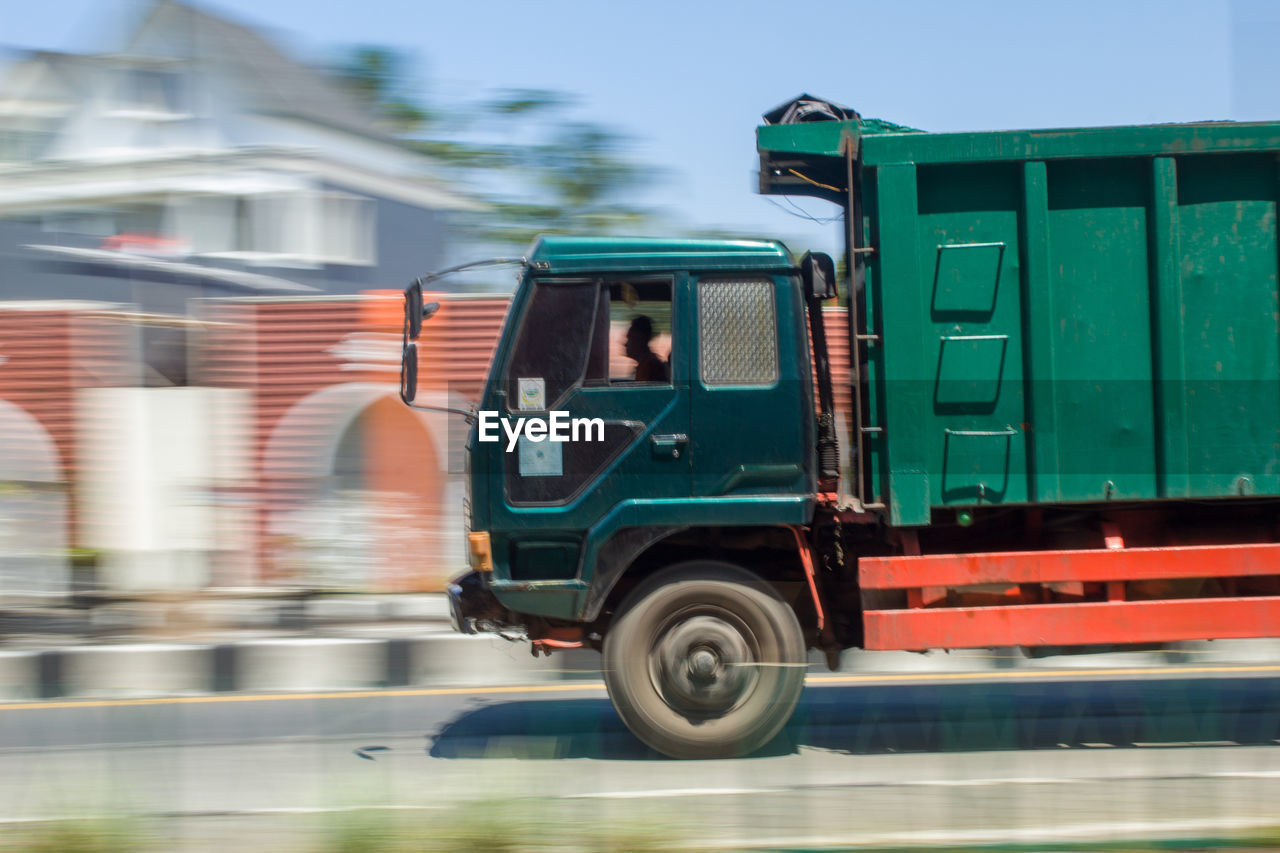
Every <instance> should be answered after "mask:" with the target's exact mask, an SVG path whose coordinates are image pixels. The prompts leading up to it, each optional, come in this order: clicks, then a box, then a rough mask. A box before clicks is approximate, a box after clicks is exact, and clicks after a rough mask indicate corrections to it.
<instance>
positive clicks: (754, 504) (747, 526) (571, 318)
mask: <svg viewBox="0 0 1280 853" xmlns="http://www.w3.org/2000/svg"><path fill="white" fill-rule="evenodd" d="M800 272H801V271H800V269H799V268H798V267H797V265H796V262H795V260H794V259H793V258H792V257H791V254H790V253H789V252H788V251H787V249H786V247H785V246H783V245H782V244H781V243H778V242H774V241H745V240H733V241H689V240H642V239H632V240H625V239H623V240H620V239H609V240H604V239H598V238H571V237H544V238H541V239H539V240H538V241H537V242H536V243H535V245H534V246H533V247H532V249H531V251H530V253H529V255H528V256H527V259H526V263H525V265H524V268H523V271H522V275H521V278H520V283H519V286H518V288H517V290H516V292H515V295H514V297H513V300H512V303H511V308H510V313H509V314H508V317H507V322H506V325H505V328H504V330H503V333H502V336H501V339H500V340H499V343H498V346H497V349H496V353H495V356H494V360H493V366H492V368H491V372H490V374H489V378H488V381H487V383H486V386H485V389H484V392H483V396H482V398H481V400H480V402H479V405H478V408H477V412H476V416H475V418H474V424H473V425H472V428H471V431H470V435H469V437H468V440H467V459H468V463H469V475H468V487H469V529H468V542H469V548H470V559H471V563H472V566H473V569H475V571H473V572H472V573H471V574H470V575H468V576H466V577H464V578H462V579H460V581H459V582H458V583H456V584H454V585H453V587H452V588H451V602H452V610H453V615H454V621H455V625H456V626H457V628H458V629H459V630H462V631H465V632H476V631H503V632H510V631H517V632H523V633H524V634H525V635H527V636H528V637H529V638H530V639H532V640H534V641H535V643H537V644H539V645H538V646H535V648H538V647H541V648H543V649H550V648H556V647H558V646H564V645H588V646H594V647H597V648H602V649H604V650H606V652H607V651H609V650H610V647H611V646H616V645H617V644H615V643H613V642H612V640H610V639H609V638H610V637H611V636H612V635H613V631H612V629H613V628H614V627H616V625H617V623H618V620H619V616H620V615H621V614H622V613H623V612H625V611H626V610H628V609H634V604H635V603H636V602H637V601H639V600H640V599H641V598H643V597H644V596H645V595H646V593H645V590H646V589H648V590H652V589H653V588H655V587H656V586H660V585H663V584H664V583H668V584H669V583H670V582H671V581H673V580H676V579H686V580H689V581H692V582H696V583H698V584H703V585H706V584H711V585H713V586H715V585H717V584H719V585H720V586H724V587H727V588H739V589H735V590H733V591H735V592H741V593H742V594H744V595H746V596H747V600H748V602H749V603H750V605H751V607H752V608H754V610H753V611H752V612H753V613H754V614H755V616H754V618H763V617H762V616H761V614H764V617H767V618H768V619H772V620H776V621H779V622H782V623H784V624H785V625H786V627H787V629H788V630H789V637H788V640H789V646H788V648H787V649H786V650H785V655H786V656H787V657H788V662H790V663H791V664H798V665H800V666H801V667H802V666H803V656H804V649H805V646H806V645H808V644H809V643H808V642H807V640H806V638H805V637H804V635H803V630H804V629H805V628H808V629H810V630H811V629H812V628H813V624H812V619H810V620H809V622H810V624H809V625H807V626H804V627H802V625H801V623H800V620H799V619H798V618H797V616H796V615H795V614H794V612H793V606H794V605H795V603H796V602H795V600H800V610H801V612H802V613H806V612H807V611H805V610H804V602H803V599H802V595H804V594H805V590H806V584H805V578H804V572H803V567H802V564H801V561H800V559H799V556H798V553H799V552H798V546H797V537H796V531H797V530H799V529H800V528H801V527H802V526H803V525H807V524H809V523H810V521H811V520H812V518H813V514H814V510H815V505H816V489H817V479H818V471H817V460H816V458H815V439H814V435H815V411H814V407H815V401H814V384H813V378H812V369H811V356H810V344H809V335H808V329H807V327H806V322H807V321H806V308H805V300H804V295H803V293H802V282H801V274H800ZM664 579H665V580H664ZM637 596H638V597H637ZM628 602H630V604H629V603H628ZM695 609H697V608H695ZM810 609H811V608H810ZM722 611H723V608H722V609H721V610H714V609H713V610H712V611H710V612H703V611H702V610H701V609H699V610H698V614H700V615H698V614H694V615H691V617H690V618H689V619H685V620H682V622H683V623H688V624H686V626H685V628H684V629H679V626H667V628H666V629H660V630H659V633H665V634H673V636H672V637H668V639H669V640H671V641H672V642H673V643H674V645H672V646H671V647H670V649H669V650H668V651H669V652H670V657H671V658H672V659H673V661H674V660H675V659H676V658H678V659H679V660H680V661H681V663H679V664H676V663H673V664H672V666H673V667H676V666H679V667H684V664H683V661H684V660H685V659H686V658H687V657H688V654H689V653H690V651H691V650H692V651H693V652H700V653H701V656H700V657H698V659H699V660H701V661H703V664H704V668H705V669H706V670H707V671H706V672H705V673H702V674H701V675H695V676H690V675H689V673H687V672H684V671H683V670H682V671H681V672H680V673H672V674H671V677H672V678H673V679H675V680H676V681H679V680H680V679H681V678H684V679H685V681H686V682H687V683H685V684H684V686H683V689H684V690H685V692H686V693H688V694H689V696H688V697H686V698H687V699H688V701H689V702H691V703H692V704H693V705H695V706H697V705H699V704H700V703H701V704H705V702H706V701H707V700H706V697H705V696H702V695H701V694H702V693H707V692H708V691H707V690H705V689H701V688H705V687H709V688H710V693H716V691H717V690H718V691H720V693H721V694H723V695H721V696H720V697H719V698H718V699H716V700H714V701H712V704H711V705H709V706H707V707H705V708H703V709H702V711H701V712H700V713H702V715H703V716H707V715H709V714H712V712H713V711H715V710H716V709H717V708H719V709H720V710H725V709H727V708H730V707H732V706H734V705H735V704H736V703H738V702H740V701H741V700H742V699H743V698H744V697H746V696H747V695H748V694H749V693H750V692H751V691H750V690H749V689H748V686H747V685H746V684H745V683H737V682H742V681H743V679H742V678H739V673H730V672H729V670H732V669H734V668H736V669H739V670H744V671H745V668H746V667H747V665H748V664H750V663H753V662H756V663H765V662H766V661H765V660H764V656H765V655H770V656H772V657H777V656H778V652H776V651H773V652H770V651H769V650H768V648H767V647H771V645H772V644H774V640H773V639H771V638H768V637H765V636H764V635H765V634H767V633H771V631H770V630H766V629H765V628H764V627H761V628H757V632H758V633H759V635H760V636H755V635H753V634H752V631H751V629H750V628H749V627H747V626H746V624H744V623H743V619H744V617H743V616H742V615H741V614H736V613H734V612H732V608H730V610H727V611H723V612H722ZM746 621H748V622H749V621H750V618H746ZM690 624H691V625H692V629H690V628H689V627H688V625H690ZM673 632H674V633H673ZM622 656H624V655H622V654H621V653H620V654H618V655H615V657H622ZM642 657H643V656H642ZM771 662H772V663H778V662H780V661H771ZM606 668H609V665H608V664H607V666H606ZM613 668H614V669H615V670H617V671H621V669H623V667H622V665H621V662H618V663H616V664H615V665H614V666H613ZM781 671H782V670H776V669H775V671H774V672H772V673H768V674H767V677H766V678H765V680H766V681H769V680H771V679H772V678H774V677H775V676H776V675H777V673H778V672H781ZM726 673H727V674H726ZM730 675H732V678H730V677H729V676H730ZM801 676H802V669H795V670H794V671H793V672H786V673H785V678H784V679H783V680H784V681H786V682H788V684H791V683H792V682H794V684H793V685H792V688H791V689H797V690H798V685H799V680H798V679H799V678H800V677H801ZM690 678H692V679H693V680H692V681H689V679H690ZM734 679H736V680H737V682H735V683H737V686H736V687H729V686H726V684H727V683H728V682H729V681H733V680H734ZM746 680H747V681H751V682H752V683H755V682H756V681H758V680H759V678H758V674H757V673H752V674H751V675H750V678H748V679H746ZM616 681H617V679H612V682H615V683H613V684H612V686H611V690H612V691H613V692H614V693H615V694H616V693H617V692H618V691H619V690H625V688H624V687H622V686H620V685H619V684H617V683H616ZM699 685H701V687H699ZM756 686H757V687H759V688H760V689H761V690H765V692H767V693H769V694H770V695H772V691H773V690H774V686H773V685H768V686H767V690H766V686H765V685H756ZM673 689H677V688H673ZM762 695H763V694H762ZM625 701H627V702H628V703H632V702H634V701H635V700H634V699H628V700H625ZM717 703H719V704H718V705H717ZM686 710H687V709H686ZM787 713H788V714H789V709H788V711H787ZM774 716H776V715H774ZM784 717H785V715H784ZM774 722H776V721H775V720H774V719H773V718H772V717H770V719H769V724H768V725H767V726H766V728H765V729H763V730H760V731H749V732H747V734H748V735H749V737H748V738H747V741H750V743H748V742H747V741H744V740H743V734H742V733H737V734H734V735H732V738H733V740H734V744H735V748H736V747H738V746H748V747H749V746H751V745H752V743H754V742H755V741H759V740H760V738H761V737H765V738H766V739H767V737H769V736H772V734H774V733H775V732H776V726H774V725H773V723H774ZM778 725H780V723H778ZM721 740H723V738H721ZM756 745H758V744H756ZM670 747H671V744H665V743H664V744H662V745H661V747H660V748H668V749H669V748H670ZM708 748H709V747H708V746H707V745H706V744H703V745H702V747H701V749H696V748H695V749H694V750H693V754H702V753H704V752H705V753H706V754H710V752H707V750H708ZM711 748H712V749H719V748H720V747H711Z"/></svg>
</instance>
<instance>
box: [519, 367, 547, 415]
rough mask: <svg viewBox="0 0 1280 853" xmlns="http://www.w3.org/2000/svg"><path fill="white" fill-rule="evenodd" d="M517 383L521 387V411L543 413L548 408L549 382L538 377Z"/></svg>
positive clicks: (520, 380)
mask: <svg viewBox="0 0 1280 853" xmlns="http://www.w3.org/2000/svg"><path fill="white" fill-rule="evenodd" d="M516 382H517V384H518V385H519V386H520V411H522V412H541V411H542V410H543V409H545V408H546V407H547V380H545V379H543V378H542V377H541V376H537V377H533V378H530V379H518V380H516Z"/></svg>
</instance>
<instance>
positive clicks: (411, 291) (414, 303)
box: [404, 281, 423, 344]
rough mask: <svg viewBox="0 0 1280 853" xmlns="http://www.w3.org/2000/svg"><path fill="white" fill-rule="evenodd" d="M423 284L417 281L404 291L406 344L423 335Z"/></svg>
mask: <svg viewBox="0 0 1280 853" xmlns="http://www.w3.org/2000/svg"><path fill="white" fill-rule="evenodd" d="M422 314H423V311H422V282H420V281H415V282H414V283H413V284H411V285H409V286H408V287H406V288H405V289H404V342H405V343H406V344H407V343H408V342H409V341H416V340H417V339H418V335H420V334H422Z"/></svg>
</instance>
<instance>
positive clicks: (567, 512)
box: [488, 276, 690, 583]
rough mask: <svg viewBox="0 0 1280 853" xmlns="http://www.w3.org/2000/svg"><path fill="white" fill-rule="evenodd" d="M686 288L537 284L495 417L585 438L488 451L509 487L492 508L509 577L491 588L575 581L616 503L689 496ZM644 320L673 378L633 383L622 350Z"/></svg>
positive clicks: (505, 441) (526, 304) (649, 280)
mask: <svg viewBox="0 0 1280 853" xmlns="http://www.w3.org/2000/svg"><path fill="white" fill-rule="evenodd" d="M682 286H687V285H686V283H685V282H684V281H683V279H682V278H678V277H675V276H665V277H646V278H638V279H625V280H624V279H621V278H564V279H556V278H546V279H540V280H535V281H534V282H533V283H532V285H531V288H530V291H529V292H528V293H527V294H526V298H525V299H524V300H523V303H522V306H521V307H519V308H518V310H519V311H520V316H519V318H518V320H517V323H518V326H517V329H516V332H515V334H514V336H513V339H512V343H511V346H510V349H509V352H508V355H507V358H506V360H505V364H504V365H503V367H502V374H501V381H500V382H499V383H496V385H495V387H496V389H497V390H496V394H495V395H494V397H495V402H496V403H497V406H496V408H497V409H498V410H499V412H500V414H501V416H502V417H503V418H505V419H506V420H507V422H508V423H511V424H514V423H517V422H518V419H520V418H525V419H533V420H540V421H543V422H545V423H547V424H551V423H553V422H554V421H555V420H557V419H558V420H560V421H561V422H562V423H564V422H565V421H568V422H570V423H571V424H572V423H573V422H576V425H577V428H576V430H575V429H574V427H573V426H571V427H570V440H568V441H563V442H555V441H551V440H546V439H544V440H541V441H538V440H534V439H533V438H531V437H529V436H527V435H522V436H521V437H520V438H519V439H517V440H516V441H515V442H514V444H513V443H512V442H511V441H510V440H509V438H508V435H507V434H506V433H505V431H504V433H503V435H502V441H501V442H499V443H490V444H489V454H488V456H489V458H488V462H489V465H488V470H489V471H490V472H493V473H494V474H498V475H499V476H500V478H501V489H500V490H495V491H497V493H496V494H494V496H493V497H494V499H493V500H492V503H491V506H492V507H493V510H494V512H493V515H492V518H491V521H492V527H491V534H492V536H493V538H494V552H495V553H494V557H495V561H496V562H497V563H498V565H499V567H502V566H504V565H505V569H506V571H505V572H502V571H501V569H499V572H498V573H497V574H495V581H498V582H499V583H501V582H502V581H503V580H505V579H504V578H502V577H501V575H502V574H506V575H507V576H508V578H509V580H510V581H511V582H527V581H557V580H559V581H574V580H575V579H578V578H579V574H580V571H581V568H580V557H581V549H582V544H583V541H584V537H585V534H586V532H587V531H588V530H589V529H591V528H592V527H593V526H594V525H596V524H597V523H599V522H600V521H601V520H602V519H604V518H605V516H606V515H608V514H609V513H610V511H611V510H613V509H614V508H615V507H616V506H617V505H618V504H619V502H620V501H624V500H630V499H635V498H682V497H683V498H687V497H688V495H689V488H690V485H689V472H690V466H689V454H688V436H689V434H690V423H689V391H688V387H689V385H688V355H687V353H686V352H685V347H684V346H683V343H682V342H683V340H684V339H685V337H686V335H685V333H684V330H683V329H682V328H681V327H680V324H681V323H682V322H683V320H684V318H683V317H681V316H680V312H679V311H678V310H675V309H674V308H673V306H675V305H678V304H679V300H678V299H676V300H673V296H674V295H675V292H676V289H677V288H678V287H682ZM645 312H648V313H647V314H646V313H645ZM650 314H653V315H656V316H649V315H650ZM639 316H647V317H649V322H650V325H652V326H653V328H654V329H655V341H654V342H653V345H654V346H655V347H657V349H656V350H655V352H656V354H657V355H658V356H659V358H660V359H661V360H662V363H663V364H665V365H666V367H667V371H666V373H667V375H666V376H665V377H663V376H660V375H659V376H651V377H650V378H648V379H646V380H645V381H637V380H636V379H635V376H634V366H635V363H634V362H633V361H632V360H630V359H629V358H627V356H626V355H625V353H624V352H623V351H622V350H623V346H624V340H625V335H626V327H627V325H628V324H629V323H631V322H633V321H634V318H636V317H639ZM650 373H652V371H650ZM560 413H563V414H560ZM547 428H548V429H549V428H550V427H549V426H548V427H547ZM539 429H541V428H539ZM495 485H496V483H495ZM499 496H500V497H499Z"/></svg>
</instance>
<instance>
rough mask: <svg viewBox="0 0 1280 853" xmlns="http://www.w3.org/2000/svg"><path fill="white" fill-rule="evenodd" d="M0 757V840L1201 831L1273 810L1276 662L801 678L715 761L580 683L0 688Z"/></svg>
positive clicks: (796, 841)
mask: <svg viewBox="0 0 1280 853" xmlns="http://www.w3.org/2000/svg"><path fill="white" fill-rule="evenodd" d="M0 767H2V768H3V770H4V772H3V773H0V839H2V838H3V833H4V832H6V831H9V832H16V831H18V830H19V829H22V828H24V827H29V826H30V825H31V824H29V823H27V822H29V821H37V820H43V819H48V818H58V817H67V816H72V815H86V814H107V813H120V812H124V813H130V814H142V815H147V816H149V817H148V818H147V820H146V821H145V826H146V827H147V831H148V832H151V833H152V834H153V835H156V836H157V837H163V842H162V843H161V846H163V847H164V848H165V849H190V850H214V849H218V850H225V849H226V847H227V846H228V845H229V844H231V843H238V844H240V845H241V846H242V848H243V849H249V850H252V849H273V850H287V849H307V847H308V845H315V844H318V843H320V842H321V841H322V840H323V839H325V838H327V837H328V835H326V833H329V834H331V833H332V831H333V826H334V825H335V824H334V823H333V819H334V816H335V815H339V816H341V815H344V814H352V813H353V812H352V811H351V810H358V809H365V808H372V809H375V810H376V811H374V812H371V813H365V812H361V813H360V814H361V819H368V818H369V816H370V814H372V815H374V816H375V817H374V819H375V820H377V821H382V820H385V821H403V820H406V819H409V818H412V819H413V820H418V821H421V822H422V825H423V826H430V825H434V824H435V823H439V822H442V821H443V822H447V823H448V824H449V825H450V826H454V827H455V828H456V826H457V825H459V824H466V825H469V826H472V827H473V828H475V829H476V830H477V831H480V832H484V831H489V830H488V829H487V828H486V827H488V826H489V824H490V823H491V822H493V821H495V820H500V819H501V818H502V816H503V815H515V817H512V818H511V821H514V822H515V823H516V824H517V825H518V826H519V824H520V822H521V821H527V820H533V819H534V818H531V817H522V816H525V815H536V816H537V817H536V820H537V821H538V822H539V827H538V828H537V829H536V831H537V832H542V833H550V834H551V837H555V834H556V833H560V832H569V833H572V832H578V833H592V834H597V835H600V834H603V835H602V837H603V836H607V835H608V834H609V833H617V834H619V835H620V836H621V837H624V838H625V837H627V836H628V833H636V832H638V833H641V834H645V835H647V837H656V838H660V839H662V840H665V841H685V842H689V843H691V844H701V845H703V846H705V847H709V848H724V847H729V846H740V847H747V846H757V847H759V846H769V845H774V846H779V847H780V846H789V845H790V846H793V845H800V844H807V845H822V844H846V845H850V844H860V845H868V844H881V845H933V844H941V843H962V844H964V843H971V844H983V843H1005V844H1007V843H1021V842H1027V843H1045V842H1053V841H1091V840H1097V839H1116V838H1135V837H1142V838H1147V837H1181V838H1212V837H1222V836H1231V835H1236V834H1239V833H1243V832H1250V831H1253V830H1255V829H1256V828H1258V827H1263V826H1277V825H1280V808H1278V807H1277V805H1276V804H1277V803H1280V666H1243V667H1192V668H1187V667H1183V668H1177V669H1175V668H1170V669H1162V670H1141V671H1139V670H1119V671H1104V670H1085V671H1071V672H1062V673H1045V672H1035V673H1027V672H1021V671H1019V672H1008V673H983V674H980V675H976V674H975V675H974V676H964V675H949V676H936V675H933V676H931V675H927V674H921V675H899V676H888V675H877V676H826V677H823V676H816V675H815V676H811V677H810V680H809V686H808V688H807V689H806V691H805V695H804V698H803V700H802V704H801V707H800V709H799V711H798V713H797V714H796V717H795V719H794V720H793V722H792V724H791V725H790V726H788V728H787V729H786V730H784V732H783V733H782V734H781V735H780V736H779V737H778V738H777V739H776V740H775V741H774V742H773V743H772V744H770V745H769V746H768V747H767V748H766V749H765V750H764V751H763V752H761V753H760V754H759V755H756V756H752V757H750V758H746V759H739V760H735V761H707V762H676V761H670V760H667V759H665V758H662V757H661V756H658V755H656V754H654V753H652V752H650V751H649V750H647V749H646V748H645V747H644V746H643V745H642V744H640V743H639V742H638V741H636V740H635V739H634V738H633V737H632V736H631V735H630V733H628V732H627V731H626V729H625V728H624V727H623V726H622V724H621V722H620V721H619V720H618V718H617V716H616V714H615V713H614V712H613V710H612V708H611V706H610V705H609V703H608V700H607V698H606V697H605V694H604V691H603V688H602V686H601V685H600V684H598V683H595V682H569V683H564V684H544V685H538V686H532V687H528V688H466V689H456V690H449V689H439V690H430V689H424V690H401V691H394V690H392V691H383V692H372V693H333V694H310V695H288V696H256V695H226V696H217V697H191V698H189V699H179V700H174V699H164V700H123V701H113V702H111V701H108V702H58V703H43V704H35V705H4V706H0ZM525 828H526V827H524V826H519V828H518V829H517V831H524V829H525ZM492 831H494V832H499V831H501V830H498V829H494V830H492ZM529 831H531V832H532V831H534V829H533V828H530V829H529ZM158 843H159V842H158Z"/></svg>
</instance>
